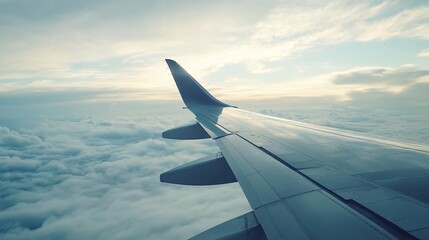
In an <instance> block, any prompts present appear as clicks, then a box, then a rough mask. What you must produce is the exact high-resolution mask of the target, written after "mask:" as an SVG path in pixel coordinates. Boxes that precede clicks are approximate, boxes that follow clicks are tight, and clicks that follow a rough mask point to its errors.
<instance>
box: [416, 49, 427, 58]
mask: <svg viewBox="0 0 429 240" xmlns="http://www.w3.org/2000/svg"><path fill="white" fill-rule="evenodd" d="M417 56H419V57H429V48H426V49H423V50H422V51H421V52H419V53H418V54H417Z"/></svg>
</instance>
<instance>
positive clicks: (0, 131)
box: [0, 116, 248, 239]
mask: <svg viewBox="0 0 429 240" xmlns="http://www.w3.org/2000/svg"><path fill="white" fill-rule="evenodd" d="M178 119H179V120H171V118H170V120H169V119H167V120H166V118H160V117H156V116H151V117H134V118H133V117H131V118H121V117H110V118H109V119H105V118H101V117H98V118H97V117H88V116H87V117H76V116H75V117H61V118H60V117H50V118H41V119H40V120H37V122H35V123H34V122H33V124H32V125H31V127H29V125H27V124H24V125H21V124H7V121H3V123H5V122H6V124H3V125H10V126H1V127H0V195H1V200H0V209H1V212H0V238H1V239H178V238H180V239H181V238H187V237H191V236H192V235H194V234H196V233H198V232H200V231H202V230H204V229H205V228H208V227H210V226H213V225H215V224H217V223H220V222H222V221H225V220H227V219H229V218H232V217H234V216H235V215H238V214H241V213H244V212H246V211H247V210H248V205H247V203H246V200H245V199H244V197H243V195H242V192H241V190H240V189H239V188H238V186H237V185H236V184H230V185H225V186H217V187H186V186H176V185H169V184H162V183H160V182H159V174H160V173H162V172H163V171H166V170H168V169H169V168H172V167H174V166H177V165H179V164H181V163H183V162H187V161H190V160H194V159H197V158H199V157H203V156H205V155H208V154H211V153H214V152H216V151H218V149H217V148H216V146H215V145H214V143H212V142H211V141H194V142H180V141H165V140H162V139H160V132H161V131H162V130H164V129H166V128H169V127H172V126H175V125H177V124H181V123H184V122H181V121H180V120H185V119H187V120H185V121H189V120H190V119H188V118H183V117H182V118H180V117H178ZM2 120H3V119H2ZM17 120H19V119H17Z"/></svg>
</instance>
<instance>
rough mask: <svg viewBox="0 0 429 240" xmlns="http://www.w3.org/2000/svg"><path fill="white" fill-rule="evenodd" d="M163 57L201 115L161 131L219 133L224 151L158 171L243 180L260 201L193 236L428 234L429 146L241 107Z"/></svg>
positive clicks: (176, 176)
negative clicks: (230, 218)
mask: <svg viewBox="0 0 429 240" xmlns="http://www.w3.org/2000/svg"><path fill="white" fill-rule="evenodd" d="M166 62H167V64H168V66H169V68H170V70H171V73H172V75H173V78H174V80H175V82H176V85H177V87H178V89H179V91H180V94H181V96H182V99H183V101H184V102H185V104H186V106H187V107H188V109H189V110H190V111H192V113H193V114H194V115H195V117H196V123H195V124H191V125H187V126H182V127H178V128H174V129H171V130H168V131H166V132H164V133H163V137H164V138H170V139H203V138H212V139H213V140H214V141H215V142H216V144H217V145H218V146H219V149H220V152H219V153H213V156H208V157H206V158H202V159H198V160H196V161H193V162H190V163H187V164H185V165H182V166H179V167H177V168H174V169H171V170H169V171H167V172H165V173H163V174H161V176H160V179H161V181H162V182H167V183H175V184H186V185H213V184H224V183H231V182H236V181H238V183H239V184H240V186H241V188H242V190H243V192H244V194H245V196H246V198H247V199H248V201H249V203H250V206H251V208H252V210H253V211H251V212H249V213H247V214H244V215H242V216H239V217H237V218H234V219H232V220H229V221H227V222H225V223H222V224H220V225H218V226H215V227H213V228H211V229H209V230H207V231H205V232H203V233H201V234H199V235H197V236H195V237H193V238H191V239H270V240H271V239H429V149H428V148H427V147H421V146H413V145H407V144H400V143H396V142H391V141H386V140H379V139H374V138H371V137H367V136H364V135H360V134H357V133H351V132H347V131H341V130H337V129H332V128H327V127H321V126H316V125H311V124H306V123H301V122H296V121H291V120H285V119H279V118H274V117H268V116H264V115H261V114H257V113H252V112H248V111H245V110H241V109H239V108H237V107H234V106H231V105H228V104H225V103H223V102H221V101H219V100H217V99H216V98H215V97H213V96H212V95H211V94H210V93H209V92H208V91H207V90H205V89H204V88H203V87H202V86H201V85H200V84H199V83H198V82H197V81H196V80H195V79H194V78H193V77H192V76H191V75H189V74H188V73H187V72H186V71H185V70H184V69H183V68H182V67H181V66H180V65H179V64H178V63H176V62H175V61H173V60H169V59H167V60H166Z"/></svg>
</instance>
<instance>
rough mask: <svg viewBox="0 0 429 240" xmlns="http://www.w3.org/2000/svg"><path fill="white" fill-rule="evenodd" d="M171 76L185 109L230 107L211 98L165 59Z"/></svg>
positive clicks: (180, 68)
mask: <svg viewBox="0 0 429 240" xmlns="http://www.w3.org/2000/svg"><path fill="white" fill-rule="evenodd" d="M165 61H166V62H167V64H168V67H169V68H170V71H171V74H173V78H174V81H175V82H176V85H177V88H178V89H179V92H180V95H181V96H182V99H183V101H184V102H185V104H186V106H187V107H191V106H194V105H209V106H216V107H231V106H230V105H228V104H226V103H223V102H221V101H219V100H217V99H216V98H215V97H213V96H212V95H211V94H210V93H209V92H208V91H207V90H206V89H205V88H204V87H203V86H201V85H200V84H199V83H198V82H197V81H196V80H195V79H194V78H193V77H192V76H191V75H190V74H189V73H188V72H186V70H185V69H183V68H182V67H181V66H180V65H179V64H178V63H177V62H175V61H174V60H171V59H165Z"/></svg>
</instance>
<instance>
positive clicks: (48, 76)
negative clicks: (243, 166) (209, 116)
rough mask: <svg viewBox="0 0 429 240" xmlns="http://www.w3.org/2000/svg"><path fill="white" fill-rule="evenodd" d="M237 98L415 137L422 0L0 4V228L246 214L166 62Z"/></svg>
mask: <svg viewBox="0 0 429 240" xmlns="http://www.w3.org/2000/svg"><path fill="white" fill-rule="evenodd" d="M165 58H172V59H175V60H176V61H178V62H179V63H180V64H181V65H182V66H183V67H185V68H186V69H187V70H188V71H189V72H190V73H191V74H192V75H193V76H194V77H195V78H196V79H198V80H199V81H200V82H201V83H202V84H203V85H204V86H206V87H207V88H208V89H209V90H210V91H211V92H213V94H214V95H215V96H217V97H218V98H220V99H222V100H223V101H225V102H228V103H231V104H234V105H237V106H239V107H241V108H244V109H249V110H253V111H256V112H261V113H264V114H268V115H275V116H279V117H284V118H291V119H295V120H301V121H305V122H311V123H316V124H321V125H327V126H330V127H338V128H343V129H347V130H353V131H359V132H364V133H367V134H371V135H381V136H383V137H387V138H394V139H400V140H401V141H411V142H414V143H418V144H426V145H428V144H429V135H428V132H429V131H428V130H429V123H428V121H427V119H429V3H426V2H425V1H417V0H412V1H400V0H395V1H393V0H392V1H382V0H377V1H375V0H374V1H308V0H300V1H295V0H291V1H254V0H242V1H172V0H160V1H135V0H123V1H113V0H104V1H80V0H78V1H57V0H55V1H54V0H44V1H36V0H0V195H1V199H0V238H1V239H32V240H33V239H121V240H122V239H142V238H144V239H177V238H178V237H179V238H188V237H191V236H193V235H195V234H197V233H198V232H200V231H202V230H204V229H207V228H208V227H210V226H213V225H215V224H218V223H220V222H223V221H226V220H228V219H229V218H232V217H235V216H237V215H239V214H243V213H245V212H246V211H249V209H250V208H249V206H248V204H247V201H246V199H245V198H244V196H243V194H242V192H241V190H240V189H239V186H238V185H237V184H228V185H224V186H211V187H188V186H175V185H168V184H161V183H160V182H159V174H160V173H162V172H163V171H166V170H168V169H170V168H173V167H175V166H177V165H179V164H181V163H185V162H188V161H191V160H194V159H197V158H199V157H203V156H206V155H209V154H213V153H216V152H217V151H218V149H217V147H216V146H215V145H214V143H213V142H212V141H210V140H204V141H190V142H187V141H171V140H164V139H161V137H160V134H161V132H162V131H163V130H165V129H168V128H172V127H174V126H177V125H181V124H184V123H188V122H190V121H192V119H193V116H192V115H191V114H190V113H189V112H187V110H182V109H181V107H182V106H183V103H182V102H181V99H180V96H179V94H178V92H177V90H176V88H175V85H174V82H173V79H172V77H171V74H170V73H169V70H168V68H167V66H166V64H165V62H164V59H165Z"/></svg>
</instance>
